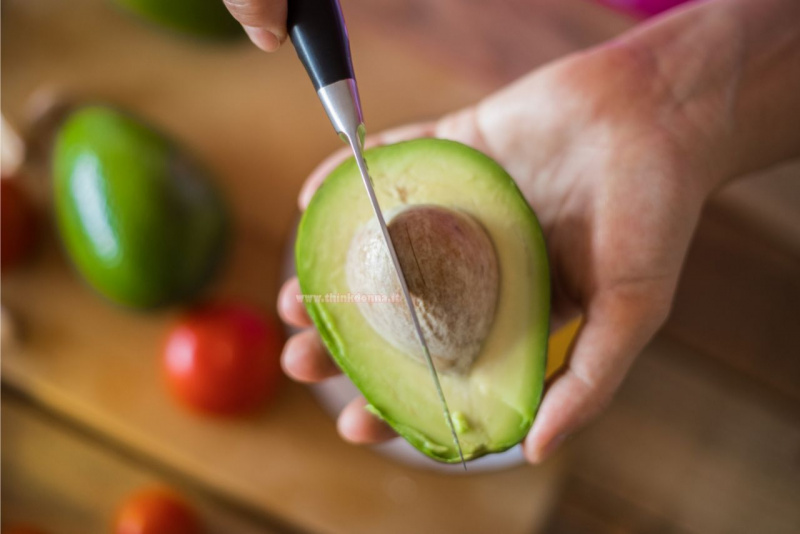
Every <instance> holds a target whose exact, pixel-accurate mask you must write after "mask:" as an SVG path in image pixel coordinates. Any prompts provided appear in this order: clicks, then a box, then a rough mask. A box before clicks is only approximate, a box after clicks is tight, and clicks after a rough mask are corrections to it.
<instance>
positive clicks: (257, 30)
mask: <svg viewBox="0 0 800 534" xmlns="http://www.w3.org/2000/svg"><path fill="white" fill-rule="evenodd" d="M223 2H224V3H225V7H227V8H228V11H230V12H231V15H233V17H234V18H235V19H236V20H238V21H239V23H240V24H241V25H242V27H243V28H244V31H245V32H246V33H247V36H248V37H250V40H251V41H253V44H255V45H256V46H257V47H259V48H260V49H261V50H263V51H265V52H274V51H275V50H277V49H278V48H280V46H281V43H283V42H284V41H285V40H286V0H223Z"/></svg>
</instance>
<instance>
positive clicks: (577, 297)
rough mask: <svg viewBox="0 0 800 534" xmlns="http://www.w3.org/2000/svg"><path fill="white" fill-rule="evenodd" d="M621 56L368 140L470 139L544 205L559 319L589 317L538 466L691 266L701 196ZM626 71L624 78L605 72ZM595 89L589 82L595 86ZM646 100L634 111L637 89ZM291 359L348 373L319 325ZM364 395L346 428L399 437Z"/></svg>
mask: <svg viewBox="0 0 800 534" xmlns="http://www.w3.org/2000/svg"><path fill="white" fill-rule="evenodd" d="M634 61H635V60H633V59H625V58H624V57H623V56H622V54H621V53H620V52H619V51H604V52H599V53H595V54H594V55H592V56H577V57H573V58H569V59H566V60H563V61H561V62H559V63H556V64H554V65H552V66H550V67H548V68H545V69H543V70H541V71H539V72H536V73H534V74H533V75H530V76H528V77H527V78H524V79H523V80H521V81H520V82H518V83H516V84H515V85H513V86H511V87H509V88H507V89H506V90H504V91H502V92H501V93H498V94H496V95H494V96H492V97H490V98H488V99H487V100H485V101H484V102H482V103H480V104H479V105H478V106H476V107H474V108H468V109H466V110H463V111H461V112H459V113H456V114H454V115H451V116H448V117H445V118H443V119H442V120H440V121H438V122H435V123H429V124H423V125H414V126H409V127H406V128H403V129H401V130H395V131H392V132H387V133H384V134H380V135H378V136H376V137H375V138H373V139H371V143H372V144H384V143H390V142H395V141H399V140H401V139H407V138H414V137H420V136H431V135H432V136H436V137H445V138H449V139H454V140H458V141H461V142H463V143H466V144H469V145H471V146H473V147H475V148H477V149H479V150H482V151H483V152H485V153H487V154H488V155H490V156H491V157H493V158H494V159H496V160H497V161H498V162H499V163H500V164H501V165H503V166H504V167H505V168H506V169H507V170H508V171H509V172H510V173H511V174H512V176H514V178H515V179H516V180H517V182H518V184H519V186H520V189H521V190H522V192H523V194H524V195H525V197H526V198H527V199H528V201H529V202H530V204H531V206H532V207H533V209H534V211H535V212H536V213H537V215H538V217H539V220H540V222H541V224H542V228H543V230H544V233H545V236H546V239H547V242H548V247H549V255H550V261H551V275H552V281H553V302H552V310H553V324H554V326H556V327H557V326H558V325H559V324H563V323H564V322H565V321H567V320H568V319H570V318H572V317H574V316H576V315H577V314H583V315H584V318H585V323H584V326H583V327H582V329H581V331H580V333H579V334H578V337H577V340H576V343H575V344H574V350H573V351H572V354H571V358H570V360H569V364H568V366H567V368H566V369H565V370H564V372H563V373H561V375H560V376H558V377H556V378H555V379H554V380H553V381H552V383H551V384H550V385H549V388H548V390H547V393H546V395H545V398H544V401H543V403H542V406H541V408H540V411H539V414H538V416H537V418H536V422H535V425H534V427H533V429H532V431H531V433H530V434H529V436H528V438H527V439H526V442H525V453H526V456H527V458H528V459H529V460H530V461H532V462H536V461H540V460H541V459H543V458H544V457H545V456H546V455H547V454H548V453H549V452H550V451H551V450H552V449H553V448H554V447H555V446H556V445H557V444H558V443H559V442H560V441H562V440H563V438H564V437H565V436H566V435H568V434H569V433H571V432H573V431H575V430H576V429H577V428H578V427H580V426H581V425H583V424H584V423H585V422H586V421H588V420H589V419H591V418H592V417H593V416H594V415H596V414H597V413H599V412H600V411H601V410H602V408H603V407H604V406H605V405H606V404H607V403H608V402H609V400H610V399H611V396H612V394H613V393H614V391H615V390H616V389H617V387H618V386H619V384H620V382H621V380H622V378H623V377H624V376H625V374H626V372H627V370H628V367H629V366H630V364H631V362H632V361H633V359H634V357H635V356H636V355H637V354H638V353H639V351H640V350H641V349H642V347H643V346H644V345H645V343H647V341H648V340H649V339H650V338H651V337H652V335H653V334H654V333H655V331H656V330H657V329H658V328H659V326H660V325H661V324H662V322H663V321H664V320H665V318H666V316H667V313H668V311H669V308H670V302H671V300H672V295H673V293H674V290H675V285H676V281H677V278H678V274H679V271H680V267H681V263H682V261H683V257H684V255H685V252H686V249H687V246H688V243H689V240H690V237H691V235H692V231H693V229H694V227H695V225H696V222H697V220H698V216H699V213H700V209H701V206H702V204H703V200H704V198H705V196H706V194H707V193H708V191H709V190H710V189H709V188H705V187H702V186H701V185H700V182H699V181H698V180H693V178H696V177H697V176H698V175H699V174H702V172H703V169H702V168H694V167H692V166H691V165H689V163H690V162H691V158H686V157H684V156H685V154H684V152H683V150H682V149H681V145H680V144H678V143H677V142H676V141H675V140H674V139H672V137H671V135H670V133H669V132H667V131H664V130H661V129H659V128H658V127H657V126H655V125H653V124H652V121H651V120H650V117H651V116H652V115H651V114H652V111H653V109H652V108H651V107H650V106H654V105H656V103H655V102H654V101H649V100H648V97H647V95H646V94H644V93H645V91H644V89H645V87H644V82H643V80H645V79H647V78H645V77H643V76H642V75H643V74H644V73H642V72H640V71H639V70H638V69H639V67H638V66H636V65H632V64H628V65H625V69H622V67H623V65H621V64H620V62H628V63H632V62H634ZM623 70H625V71H626V72H628V73H630V74H629V75H628V76H626V77H625V78H624V79H622V78H620V77H614V76H611V77H609V73H612V72H615V71H623ZM590 88H591V89H590ZM633 94H638V95H639V96H640V97H641V98H640V103H639V104H638V105H636V106H632V105H631V98H630V95H633ZM346 155H347V153H346V152H341V153H339V154H337V155H335V156H333V157H332V158H330V159H329V160H328V161H326V162H325V163H323V164H322V165H321V166H320V167H319V168H318V169H317V170H316V171H315V172H314V173H312V175H311V176H310V177H309V179H308V181H307V183H306V184H305V186H304V188H303V191H302V192H301V194H300V208H301V209H304V208H305V207H306V206H307V205H308V202H309V201H310V198H311V196H312V195H313V192H314V190H316V188H317V187H318V185H319V184H320V182H321V181H322V180H323V179H324V177H325V176H326V175H327V174H328V173H329V172H330V170H331V169H332V168H333V167H334V166H335V165H336V164H338V163H339V162H340V161H341V160H342V159H343V158H344V157H346ZM298 292H299V286H298V283H297V280H296V279H292V280H291V281H289V282H287V284H286V285H285V286H284V287H283V289H282V291H281V294H280V297H279V304H278V308H279V312H280V314H281V317H282V318H283V319H284V320H285V321H286V322H287V323H289V324H291V325H294V326H297V327H309V326H310V325H311V321H310V320H309V318H308V315H307V314H306V313H305V309H304V308H303V306H302V304H300V303H298V302H297V299H296V298H295V296H296V295H297V294H298ZM283 366H284V369H285V371H286V373H287V374H289V376H291V377H293V378H294V379H296V380H299V381H302V382H316V381H319V380H324V379H325V378H328V377H330V376H333V375H335V374H337V373H338V372H339V371H338V369H337V368H336V366H335V365H334V364H333V362H332V361H331V360H330V359H329V357H328V356H327V355H326V353H325V349H324V347H323V345H322V343H321V341H320V339H319V337H318V335H317V334H316V332H315V331H314V330H313V329H308V330H305V331H303V332H302V333H299V334H297V335H295V336H294V337H292V338H291V339H290V340H289V342H288V343H287V344H286V348H285V350H284V354H283ZM363 405H364V401H363V400H362V399H359V400H358V401H355V402H354V403H353V404H351V405H350V406H348V407H347V408H346V409H345V410H344V411H343V413H342V414H341V416H340V418H339V431H340V433H341V434H342V436H343V437H344V438H345V439H347V440H349V441H353V442H357V443H374V442H377V441H381V440H384V439H387V438H389V437H391V436H392V435H393V434H392V431H391V429H390V428H389V427H388V426H386V425H385V424H384V423H382V422H380V421H379V420H377V419H376V418H374V417H373V416H372V415H371V414H369V413H368V412H366V411H365V410H364V409H363Z"/></svg>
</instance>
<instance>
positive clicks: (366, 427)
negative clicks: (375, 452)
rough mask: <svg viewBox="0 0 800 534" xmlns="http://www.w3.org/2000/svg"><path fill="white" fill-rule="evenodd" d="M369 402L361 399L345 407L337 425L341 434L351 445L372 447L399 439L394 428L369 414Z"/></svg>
mask: <svg viewBox="0 0 800 534" xmlns="http://www.w3.org/2000/svg"><path fill="white" fill-rule="evenodd" d="M366 405H367V401H366V400H365V399H364V398H363V397H359V398H357V399H355V400H354V401H352V402H351V403H350V404H348V405H347V406H345V408H344V410H342V413H340V414H339V420H338V422H337V424H336V426H337V429H338V430H339V434H340V435H341V436H342V437H343V438H344V439H345V440H347V441H349V442H350V443H356V444H360V445H371V444H375V443H383V442H384V441H388V440H390V439H392V438H395V437H397V434H395V432H394V430H392V427H390V426H389V425H387V424H386V423H384V422H383V421H381V420H380V419H378V418H377V417H375V416H374V415H372V414H371V413H369V412H368V411H367V410H366V409H365V406H366Z"/></svg>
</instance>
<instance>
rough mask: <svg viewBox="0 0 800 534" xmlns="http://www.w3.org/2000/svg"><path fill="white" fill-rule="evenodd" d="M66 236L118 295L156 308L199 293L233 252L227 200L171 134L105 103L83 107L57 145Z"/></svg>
mask: <svg viewBox="0 0 800 534" xmlns="http://www.w3.org/2000/svg"><path fill="white" fill-rule="evenodd" d="M53 195H54V202H53V203H54V208H55V216H56V217H55V218H56V225H57V229H58V233H59V235H60V237H61V240H62V242H63V245H64V248H65V250H66V252H67V254H68V256H69V257H70V259H71V260H72V263H73V264H74V265H75V267H76V269H77V270H78V272H80V274H81V275H82V276H83V278H84V279H85V280H86V281H87V282H88V283H89V284H90V285H91V286H92V287H94V288H95V289H96V290H97V291H98V292H99V293H101V294H102V295H104V296H105V297H107V298H108V299H110V300H112V301H114V302H116V303H119V304H122V305H125V306H129V307H133V308H141V309H147V308H154V307H158V306H163V305H168V304H172V303H176V302H179V301H183V300H187V299H190V298H192V297H194V296H195V295H196V294H197V293H198V292H199V291H200V290H201V289H202V288H203V286H204V285H205V284H206V283H207V282H208V281H209V280H210V279H211V277H212V276H213V274H214V273H215V272H216V270H217V268H218V266H219V265H220V263H221V260H222V259H223V258H224V255H225V254H224V253H225V250H226V241H227V234H228V217H227V212H226V208H225V205H224V202H223V199H222V197H221V195H220V193H219V192H218V191H217V190H216V188H215V187H214V186H213V184H212V182H211V181H210V180H209V179H208V178H207V177H206V176H205V173H204V172H203V171H201V170H200V169H199V168H198V167H197V165H196V164H195V163H194V162H192V161H190V160H189V159H188V158H187V157H186V156H185V155H183V154H181V153H180V151H179V150H178V149H177V147H176V146H175V145H174V144H172V143H171V142H170V141H169V140H167V138H166V137H164V136H163V135H161V134H159V133H158V132H156V131H154V130H152V129H150V128H149V127H147V126H145V125H143V124H141V123H140V122H138V121H137V120H136V119H134V118H133V117H131V116H128V115H126V114H124V113H121V112H120V111H117V110H115V109H112V108H110V107H105V106H88V107H84V108H81V109H78V110H77V111H75V112H74V113H73V114H72V115H70V116H69V117H68V118H67V119H66V121H65V122H64V123H63V125H62V126H61V128H60V129H59V131H58V133H57V136H56V140H55V146H54V151H53Z"/></svg>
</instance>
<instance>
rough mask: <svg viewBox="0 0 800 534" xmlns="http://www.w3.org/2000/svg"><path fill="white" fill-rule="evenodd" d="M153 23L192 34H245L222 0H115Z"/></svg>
mask: <svg viewBox="0 0 800 534" xmlns="http://www.w3.org/2000/svg"><path fill="white" fill-rule="evenodd" d="M114 1H115V2H116V3H117V4H119V5H121V6H123V7H125V8H126V9H128V10H130V11H132V12H134V13H136V14H137V15H140V16H142V17H144V18H146V19H148V20H150V21H152V22H155V23H157V24H161V25H163V26H166V27H167V28H169V29H171V30H175V31H178V32H182V33H187V34H189V35H195V36H198V37H206V38H216V39H224V38H230V37H237V36H241V35H243V32H242V27H241V26H240V25H239V23H238V22H236V19H234V18H233V16H232V15H231V14H230V13H229V12H228V10H227V9H225V5H224V4H223V2H222V0H114Z"/></svg>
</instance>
